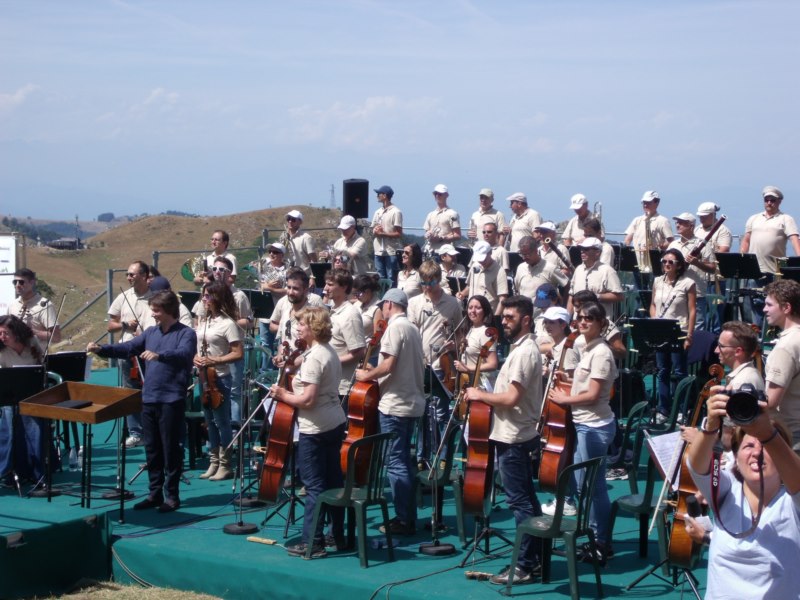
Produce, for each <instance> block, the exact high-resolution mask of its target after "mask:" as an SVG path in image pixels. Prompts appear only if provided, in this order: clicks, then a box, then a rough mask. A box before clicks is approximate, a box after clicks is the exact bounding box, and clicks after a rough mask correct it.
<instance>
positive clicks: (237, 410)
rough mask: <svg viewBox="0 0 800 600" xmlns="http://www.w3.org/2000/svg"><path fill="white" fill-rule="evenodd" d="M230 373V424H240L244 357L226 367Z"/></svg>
mask: <svg viewBox="0 0 800 600" xmlns="http://www.w3.org/2000/svg"><path fill="white" fill-rule="evenodd" d="M228 367H229V368H230V372H231V404H230V409H231V423H241V422H242V380H243V379H244V357H242V358H241V359H239V360H237V361H236V362H232V363H230V364H229V365H228Z"/></svg>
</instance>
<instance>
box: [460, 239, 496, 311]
mask: <svg viewBox="0 0 800 600" xmlns="http://www.w3.org/2000/svg"><path fill="white" fill-rule="evenodd" d="M470 294H472V295H476V294H477V295H480V296H483V297H485V298H486V299H487V300H488V301H489V304H490V305H491V307H492V314H495V315H499V314H500V303H501V302H502V301H503V299H505V298H507V297H508V276H507V275H506V271H505V269H503V268H502V266H501V265H500V263H499V262H497V261H495V260H494V259H493V258H492V247H491V246H490V245H489V243H488V242H484V241H480V242H477V243H476V244H475V246H474V247H473V248H472V265H471V266H470V270H469V273H468V275H467V283H466V285H465V286H464V289H463V290H461V291H460V292H458V294H456V297H457V298H458V299H459V300H462V301H463V300H464V299H465V298H467V297H469V295H470Z"/></svg>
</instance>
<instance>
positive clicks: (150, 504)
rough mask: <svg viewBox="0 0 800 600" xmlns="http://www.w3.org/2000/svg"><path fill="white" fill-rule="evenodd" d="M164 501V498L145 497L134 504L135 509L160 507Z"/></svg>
mask: <svg viewBox="0 0 800 600" xmlns="http://www.w3.org/2000/svg"><path fill="white" fill-rule="evenodd" d="M163 503H164V500H162V499H160V498H159V499H158V500H156V499H155V498H150V497H148V498H145V499H144V500H142V501H141V502H137V503H136V504H134V505H133V510H147V509H148V508H156V507H160V506H161V505H162V504H163Z"/></svg>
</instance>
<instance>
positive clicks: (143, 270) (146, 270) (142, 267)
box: [131, 260, 150, 277]
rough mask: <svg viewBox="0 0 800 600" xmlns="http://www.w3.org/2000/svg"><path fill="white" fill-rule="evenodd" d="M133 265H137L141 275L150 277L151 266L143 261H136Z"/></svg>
mask: <svg viewBox="0 0 800 600" xmlns="http://www.w3.org/2000/svg"><path fill="white" fill-rule="evenodd" d="M131 264H132V265H136V268H137V269H139V275H144V276H145V277H149V276H150V265H148V264H147V263H146V262H144V261H143V260H135V261H133V262H132V263H131Z"/></svg>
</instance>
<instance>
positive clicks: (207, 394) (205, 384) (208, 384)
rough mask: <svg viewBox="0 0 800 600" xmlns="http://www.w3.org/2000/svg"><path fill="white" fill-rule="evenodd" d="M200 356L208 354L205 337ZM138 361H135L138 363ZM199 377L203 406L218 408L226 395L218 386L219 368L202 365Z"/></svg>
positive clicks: (212, 408)
mask: <svg viewBox="0 0 800 600" xmlns="http://www.w3.org/2000/svg"><path fill="white" fill-rule="evenodd" d="M200 356H202V357H206V356H208V343H207V342H206V340H205V339H203V344H202V345H201V346H200ZM137 362H138V361H134V364H137ZM197 379H198V380H199V381H200V398H201V400H202V402H203V406H205V407H206V408H209V409H211V410H217V409H218V408H219V407H220V406H221V405H222V402H223V400H224V399H225V397H224V396H223V395H222V392H220V391H219V387H217V370H216V369H215V368H214V367H200V368H199V369H198V370H197Z"/></svg>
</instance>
